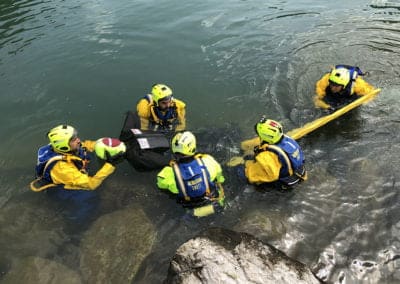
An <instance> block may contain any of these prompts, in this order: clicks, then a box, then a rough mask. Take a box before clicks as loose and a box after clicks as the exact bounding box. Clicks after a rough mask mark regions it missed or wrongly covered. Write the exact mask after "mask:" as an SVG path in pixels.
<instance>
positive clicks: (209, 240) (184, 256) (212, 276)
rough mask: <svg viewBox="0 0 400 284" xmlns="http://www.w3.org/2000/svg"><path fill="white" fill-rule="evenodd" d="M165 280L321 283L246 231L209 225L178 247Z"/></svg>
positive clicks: (300, 265)
mask: <svg viewBox="0 0 400 284" xmlns="http://www.w3.org/2000/svg"><path fill="white" fill-rule="evenodd" d="M165 283H188V284H189V283H190V284H194V283H262V284H265V283H271V284H272V283H274V284H276V283H320V282H319V280H318V279H317V278H316V277H315V276H314V275H313V274H312V272H311V271H310V269H309V268H308V267H307V266H306V265H304V264H303V263H301V262H298V261H296V260H293V259H291V258H289V257H288V256H287V255H285V254H284V253H283V252H281V251H280V250H277V249H276V248H274V247H273V246H271V245H269V244H265V243H263V242H261V241H260V240H258V239H256V238H255V237H253V236H251V235H249V234H246V233H237V232H234V231H231V230H227V229H222V228H210V229H208V230H206V231H204V232H202V233H200V234H199V236H197V237H195V238H193V239H191V240H189V241H188V242H186V243H184V244H183V245H182V246H181V247H179V248H178V250H177V252H176V254H175V256H174V257H173V259H172V261H171V263H170V268H169V272H168V276H167V279H166V281H165Z"/></svg>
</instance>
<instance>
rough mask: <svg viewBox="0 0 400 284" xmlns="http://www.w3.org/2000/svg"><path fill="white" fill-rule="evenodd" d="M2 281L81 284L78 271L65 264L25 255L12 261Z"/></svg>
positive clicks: (27, 283) (28, 283)
mask: <svg viewBox="0 0 400 284" xmlns="http://www.w3.org/2000/svg"><path fill="white" fill-rule="evenodd" d="M2 283H25V284H30V283H32V284H34V283H41V284H51V283H57V284H81V283H83V282H82V280H81V278H80V275H79V273H78V272H76V271H74V270H71V269H70V268H68V267H67V266H65V265H63V264H61V263H58V262H55V261H52V260H49V259H45V258H41V257H26V258H23V259H21V260H19V261H17V262H16V263H13V265H12V269H11V271H10V272H9V273H7V274H6V275H5V277H4V278H3V279H2Z"/></svg>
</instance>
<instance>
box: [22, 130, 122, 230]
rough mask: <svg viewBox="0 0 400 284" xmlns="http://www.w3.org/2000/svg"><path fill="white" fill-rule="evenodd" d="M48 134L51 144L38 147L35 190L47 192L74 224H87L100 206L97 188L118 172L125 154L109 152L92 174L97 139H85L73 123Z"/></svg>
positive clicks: (31, 185)
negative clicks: (79, 135)
mask: <svg viewBox="0 0 400 284" xmlns="http://www.w3.org/2000/svg"><path fill="white" fill-rule="evenodd" d="M47 137H48V139H49V142H50V143H49V144H47V145H44V146H42V147H40V148H39V150H38V156H37V164H36V179H35V180H34V181H33V182H31V184H30V187H31V190H33V191H35V192H41V191H45V192H46V193H47V195H48V196H49V197H50V198H51V199H52V200H53V201H54V202H57V208H58V209H57V210H61V211H60V212H62V214H63V215H64V216H65V217H66V218H67V219H69V220H71V221H72V222H73V223H74V224H80V225H82V224H84V223H87V222H88V221H89V220H90V219H91V218H90V217H94V216H95V213H96V211H97V208H98V205H99V196H98V194H97V190H95V189H97V188H98V187H99V186H100V184H101V183H102V182H103V181H104V180H105V179H106V178H107V177H108V176H109V175H111V174H112V173H113V172H114V170H115V165H116V164H118V163H119V162H121V161H122V160H123V158H124V153H123V151H121V152H119V153H117V154H116V155H113V156H112V157H110V155H109V154H108V153H107V152H106V160H105V163H104V165H103V166H102V167H101V168H100V169H99V170H98V171H97V173H96V174H95V175H93V176H90V175H89V163H90V160H91V155H90V154H91V153H90V152H92V151H93V150H94V149H95V146H96V142H95V141H89V140H88V141H84V142H81V140H80V138H79V137H78V133H77V131H76V130H75V128H73V127H72V126H69V125H59V126H56V127H54V128H53V129H51V130H50V131H49V132H48V133H47ZM118 151H119V150H118Z"/></svg>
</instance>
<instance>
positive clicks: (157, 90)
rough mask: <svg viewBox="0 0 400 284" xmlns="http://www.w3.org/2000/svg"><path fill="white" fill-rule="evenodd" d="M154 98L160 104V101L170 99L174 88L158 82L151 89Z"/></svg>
mask: <svg viewBox="0 0 400 284" xmlns="http://www.w3.org/2000/svg"><path fill="white" fill-rule="evenodd" d="M151 94H152V95H153V100H154V102H155V103H156V105H158V101H160V100H164V99H168V98H171V97H172V90H171V88H170V87H168V86H167V85H163V84H156V85H154V86H153V88H152V89H151Z"/></svg>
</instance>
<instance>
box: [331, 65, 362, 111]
mask: <svg viewBox="0 0 400 284" xmlns="http://www.w3.org/2000/svg"><path fill="white" fill-rule="evenodd" d="M338 68H345V69H347V70H349V73H350V82H349V83H348V84H347V85H346V86H345V87H344V88H343V90H342V91H340V92H339V93H332V91H331V89H330V88H329V86H327V88H326V89H325V93H326V96H325V101H326V102H327V103H328V104H330V105H332V106H334V107H339V106H341V105H343V104H348V103H351V102H352V101H354V100H355V99H357V97H356V96H352V94H353V83H354V82H355V81H356V79H357V77H358V76H364V75H365V73H363V72H362V71H361V69H360V68H359V67H357V66H350V65H345V64H340V65H336V66H335V69H338ZM343 100H344V101H343Z"/></svg>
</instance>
